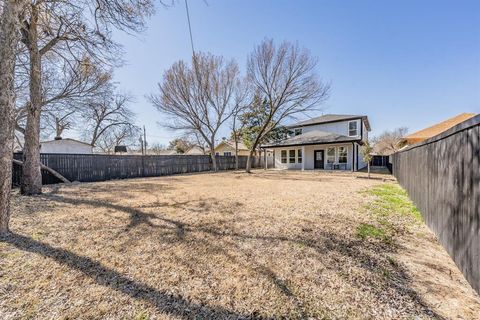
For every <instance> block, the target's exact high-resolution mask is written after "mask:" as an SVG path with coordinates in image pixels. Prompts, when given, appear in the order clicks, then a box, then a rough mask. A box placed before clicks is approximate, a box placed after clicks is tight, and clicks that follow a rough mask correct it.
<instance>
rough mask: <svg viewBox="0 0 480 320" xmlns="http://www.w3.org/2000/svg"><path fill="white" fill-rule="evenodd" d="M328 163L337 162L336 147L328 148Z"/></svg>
mask: <svg viewBox="0 0 480 320" xmlns="http://www.w3.org/2000/svg"><path fill="white" fill-rule="evenodd" d="M327 163H335V147H328V148H327Z"/></svg>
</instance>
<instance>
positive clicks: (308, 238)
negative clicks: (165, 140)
mask: <svg viewBox="0 0 480 320" xmlns="http://www.w3.org/2000/svg"><path fill="white" fill-rule="evenodd" d="M12 206H13V216H12V231H13V232H14V233H13V235H12V236H10V237H8V238H4V239H2V240H1V241H0V315H1V316H0V318H2V319H17V318H19V319H24V318H25V319H27V318H28V319H30V318H33V319H57V318H62V319H93V318H107V319H250V318H255V319H264V318H290V319H296V318H298V319H308V318H312V319H392V318H407V319H411V318H420V319H424V318H439V319H442V318H464V319H473V318H474V317H476V316H477V315H478V314H480V299H479V297H478V296H477V295H476V294H475V293H474V292H473V290H472V289H471V288H470V287H469V286H468V284H467V283H466V281H465V280H464V279H463V277H462V276H461V274H460V273H459V271H458V270H457V268H456V267H455V265H454V263H453V262H452V261H451V259H450V258H449V256H448V255H447V254H446V252H445V251H444V250H443V249H442V247H441V246H440V245H439V244H438V243H437V242H436V240H435V237H434V236H433V235H432V233H431V232H430V231H429V230H428V229H427V228H426V227H425V226H424V225H423V224H422V221H421V216H420V215H419V213H418V211H417V210H416V209H415V207H414V206H413V205H412V204H411V203H410V202H409V200H408V197H407V195H406V194H405V193H404V191H403V190H402V189H401V188H400V187H399V186H398V185H397V184H396V183H395V182H393V181H387V182H384V181H383V180H381V179H371V180H368V179H364V178H356V176H355V175H353V174H350V173H345V174H340V173H335V174H333V173H318V172H304V173H302V172H279V171H268V172H264V171H255V172H254V173H253V174H250V175H248V174H245V173H241V172H223V173H217V174H211V173H206V174H194V175H179V176H171V177H159V178H149V179H133V180H119V181H109V182H102V183H84V184H71V185H68V186H67V185H64V186H62V185H58V186H53V187H48V188H46V192H45V193H44V194H43V195H42V196H38V197H30V198H26V197H21V196H19V195H15V196H14V198H13V204H12Z"/></svg>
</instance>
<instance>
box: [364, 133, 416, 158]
mask: <svg viewBox="0 0 480 320" xmlns="http://www.w3.org/2000/svg"><path fill="white" fill-rule="evenodd" d="M407 132H408V129H407V128H405V127H401V128H396V129H393V130H391V131H390V130H387V131H385V132H383V133H382V134H380V135H379V136H376V137H375V138H373V139H372V144H373V151H374V152H375V153H377V154H380V155H385V156H388V155H391V154H392V153H395V152H397V151H398V150H399V149H401V148H402V147H403V138H404V137H405V136H406V135H407Z"/></svg>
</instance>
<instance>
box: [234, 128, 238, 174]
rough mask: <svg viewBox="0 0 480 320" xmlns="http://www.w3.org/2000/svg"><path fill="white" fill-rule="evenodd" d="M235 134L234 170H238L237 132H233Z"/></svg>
mask: <svg viewBox="0 0 480 320" xmlns="http://www.w3.org/2000/svg"><path fill="white" fill-rule="evenodd" d="M233 134H234V135H235V170H238V138H237V133H236V132H234V133H233Z"/></svg>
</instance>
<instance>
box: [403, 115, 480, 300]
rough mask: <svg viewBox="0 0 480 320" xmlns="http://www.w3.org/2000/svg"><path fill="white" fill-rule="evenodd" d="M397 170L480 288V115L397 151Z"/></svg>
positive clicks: (427, 220) (427, 218) (449, 249)
mask: <svg viewBox="0 0 480 320" xmlns="http://www.w3.org/2000/svg"><path fill="white" fill-rule="evenodd" d="M393 174H394V175H395V177H396V178H397V180H398V182H399V183H400V184H401V185H402V186H403V187H404V188H405V189H406V190H407V192H408V194H409V196H410V198H411V199H412V201H413V202H414V203H415V205H416V206H417V207H418V209H419V210H420V212H421V213H422V216H423V218H424V219H425V223H426V224H427V225H428V226H429V227H430V229H431V230H432V231H433V232H434V233H435V234H436V235H437V237H438V240H439V241H440V243H441V244H442V245H443V246H444V247H445V249H446V250H447V252H448V253H449V254H450V256H451V257H452V258H453V260H454V261H455V263H456V264H457V266H458V268H459V269H460V270H461V271H462V273H463V274H464V276H465V278H466V279H467V281H468V282H469V283H470V284H471V285H472V287H473V288H474V289H475V290H476V291H477V292H479V293H480V115H477V116H476V117H474V118H472V119H470V120H467V121H465V122H463V123H461V124H459V125H457V126H455V127H453V128H451V129H449V130H448V131H446V132H444V133H442V134H440V135H438V136H435V137H433V138H431V139H428V140H426V141H424V142H422V143H419V144H415V145H413V146H411V147H408V148H407V149H404V150H402V151H400V152H397V153H395V154H394V155H393Z"/></svg>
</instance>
